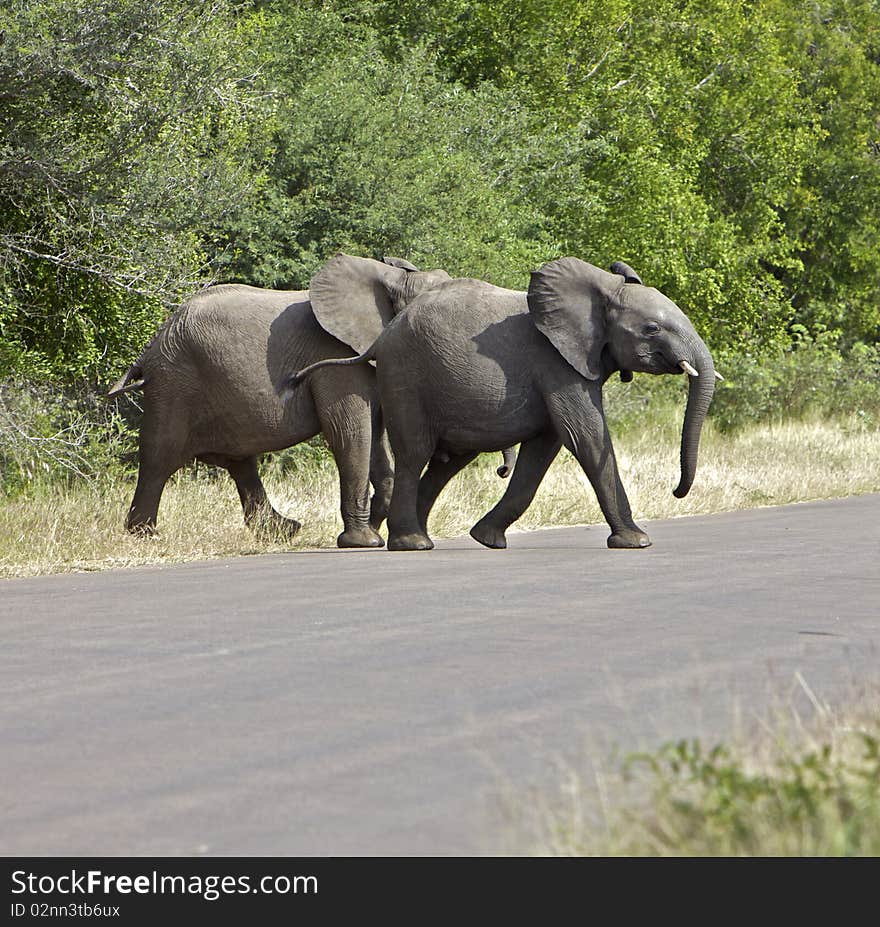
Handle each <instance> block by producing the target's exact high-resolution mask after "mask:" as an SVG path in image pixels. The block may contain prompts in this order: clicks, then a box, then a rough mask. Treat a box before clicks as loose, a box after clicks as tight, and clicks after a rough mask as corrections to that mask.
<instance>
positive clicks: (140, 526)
mask: <svg viewBox="0 0 880 927" xmlns="http://www.w3.org/2000/svg"><path fill="white" fill-rule="evenodd" d="M125 530H126V531H127V532H128V533H129V534H133V535H134V536H135V537H136V538H152V537H155V536H156V523H155V522H154V521H138V522H133V521H127V522H126V523H125Z"/></svg>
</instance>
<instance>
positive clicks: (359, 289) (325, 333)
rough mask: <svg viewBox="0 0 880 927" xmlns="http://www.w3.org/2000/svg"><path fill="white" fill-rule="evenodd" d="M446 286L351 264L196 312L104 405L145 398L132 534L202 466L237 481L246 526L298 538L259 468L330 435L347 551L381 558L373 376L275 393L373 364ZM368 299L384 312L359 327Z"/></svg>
mask: <svg viewBox="0 0 880 927" xmlns="http://www.w3.org/2000/svg"><path fill="white" fill-rule="evenodd" d="M448 279H449V275H448V274H446V273H445V271H429V272H424V273H423V272H419V271H417V269H416V268H415V267H413V265H411V264H409V263H408V262H406V261H402V260H399V259H394V258H387V259H385V261H384V262H380V261H373V260H369V259H365V258H348V260H347V261H346V262H345V264H344V265H341V264H340V263H339V262H337V264H336V265H334V267H333V268H331V270H330V272H329V273H324V274H322V275H319V279H318V283H317V288H316V289H313V290H312V292H311V293H310V292H307V291H280V290H265V289H260V288H257V287H251V286H242V285H238V284H224V285H219V286H214V287H210V288H208V289H207V290H205V291H204V292H202V293H200V294H198V295H197V296H195V297H193V298H192V299H190V300H189V301H188V302H186V303H185V304H184V305H183V306H182V307H181V308H180V309H178V310H177V311H176V312H175V313H174V314H173V315H172V316H171V317H170V318H169V319H168V321H167V322H166V323H165V324H164V325H163V326H162V327H161V328H160V329H159V331H158V332H157V333H156V335H155V337H154V338H153V340H152V341H151V342H150V344H149V345H148V346H147V347H146V348H145V349H144V351H143V353H142V354H141V356H140V357H139V358H138V359H137V360H136V361H135V363H134V364H132V366H131V367H130V368H129V370H128V371H127V372H126V373H125V375H124V376H122V377H121V378H120V379H119V380H118V381H117V382H116V383H115V384H114V385H113V386H112V387H111V389H110V391H109V392H108V396H109V397H113V396H116V395H118V394H120V393H122V392H126V391H128V390H132V389H142V390H143V393H144V414H143V421H142V424H141V430H140V443H139V471H138V481H137V488H136V489H135V493H134V498H133V500H132V503H131V508H130V509H129V512H128V516H127V518H126V527H127V528H128V529H129V530H130V531H133V532H144V533H150V532H152V531H153V530H154V528H155V525H156V518H157V513H158V509H159V501H160V499H161V496H162V491H163V489H164V487H165V484H166V482H167V481H168V479H169V477H171V475H172V474H173V473H174V472H175V471H177V470H179V469H180V468H181V467H183V466H185V465H186V464H187V463H188V462H189V461H191V460H192V459H193V458H195V459H197V460H200V461H204V462H206V463H208V464H213V465H216V466H219V467H225V468H226V469H227V470H228V471H229V473H230V475H231V476H232V479H233V480H234V481H235V485H236V487H237V489H238V494H239V497H240V499H241V505H242V509H243V510H244V517H245V521H246V522H247V523H248V524H249V525H251V526H252V527H255V528H262V527H271V528H273V529H275V530H280V531H281V532H283V533H287V534H294V533H295V532H296V531H297V530H298V529H299V528H300V524H299V522H297V521H295V520H293V519H287V518H284V517H283V516H282V515H280V514H279V513H278V512H277V511H275V509H273V508H272V506H271V504H270V503H269V500H268V498H267V496H266V491H265V489H264V487H263V484H262V481H261V480H260V476H259V473H258V471H257V459H258V456H259V455H260V454H263V453H266V452H268V451H275V450H281V449H283V448H286V447H290V446H292V445H294V444H298V443H299V442H301V441H305V440H307V439H308V438H311V437H313V436H314V435H316V434H318V433H319V432H320V433H323V435H324V437H325V438H326V440H327V443H328V445H329V446H330V450H331V451H332V453H333V456H334V459H335V461H336V465H337V467H338V469H339V484H340V496H341V502H340V506H341V511H342V521H343V525H344V530H343V531H342V533H341V534H340V535H339V537H338V539H337V543H338V545H339V546H340V547H380V546H382V544H383V543H384V542H383V540H382V538H381V537H380V535H379V534H378V533H377V529H378V528H379V526H380V525H381V523H382V521H383V520H384V519H385V517H386V515H387V512H388V506H389V502H390V497H391V488H392V483H393V466H392V462H391V459H390V456H389V451H388V444H387V439H386V436H385V433H384V430H383V427H382V421H381V412H380V409H379V405H378V402H377V388H376V377H375V373H374V371H373V370H372V368H370V367H367V366H362V367H352V368H350V369H343V370H333V369H330V370H327V371H323V372H322V373H320V374H318V375H316V377H315V378H314V380H313V381H312V382H311V383H310V384H309V388H308V389H304V390H300V391H298V393H297V396H296V397H295V399H294V400H293V401H291V402H289V403H286V404H285V403H283V402H282V401H281V399H280V398H279V392H280V388H281V386H282V384H283V382H284V380H285V378H286V375H287V374H288V373H289V371H290V370H291V369H297V368H299V367H302V366H304V365H305V364H311V363H314V362H315V361H317V360H320V359H321V358H330V357H339V356H341V355H346V354H349V355H351V354H356V353H357V352H359V351H363V350H364V349H365V348H366V347H368V346H369V344H370V343H371V342H372V341H373V340H374V339H375V338H376V336H377V335H378V334H379V332H380V331H381V328H382V325H383V324H385V323H386V322H388V321H390V320H391V319H392V318H393V317H394V314H395V312H397V311H399V310H400V308H402V306H403V305H405V303H406V301H407V300H408V299H411V298H412V297H413V296H414V295H416V294H417V293H418V292H420V291H421V290H422V289H423V288H426V287H430V286H432V285H434V284H436V283H437V282H440V281H444V280H448ZM363 293H370V294H375V299H374V300H373V304H374V307H375V311H373V312H372V313H369V314H368V315H367V316H366V317H365V318H362V319H358V318H353V317H352V315H356V314H357V311H358V307H359V306H360V305H361V304H362V302H363ZM391 293H394V298H393V301H392V297H391V295H389V294H391ZM370 483H372V485H373V489H374V495H373V498H372V503H370V499H369V496H370Z"/></svg>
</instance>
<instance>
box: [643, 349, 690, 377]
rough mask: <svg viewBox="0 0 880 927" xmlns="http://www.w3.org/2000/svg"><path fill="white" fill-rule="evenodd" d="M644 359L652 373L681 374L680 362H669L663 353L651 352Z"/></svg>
mask: <svg viewBox="0 0 880 927" xmlns="http://www.w3.org/2000/svg"><path fill="white" fill-rule="evenodd" d="M643 359H644V361H645V367H646V369H647V370H649V371H650V372H651V373H681V367H680V366H679V365H680V361H671V360H669V358H668V357H667V356H666V355H665V354H664V353H663V352H662V351H649V352H648V353H647V355H643Z"/></svg>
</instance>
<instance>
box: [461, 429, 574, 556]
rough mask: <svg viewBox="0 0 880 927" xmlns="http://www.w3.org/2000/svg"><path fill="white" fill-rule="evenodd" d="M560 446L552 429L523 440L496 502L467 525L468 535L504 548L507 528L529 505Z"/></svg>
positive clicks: (483, 542)
mask: <svg viewBox="0 0 880 927" xmlns="http://www.w3.org/2000/svg"><path fill="white" fill-rule="evenodd" d="M561 447H562V442H561V441H560V440H559V438H558V437H557V436H556V434H555V433H553V432H547V433H545V434H542V435H538V437H536V438H532V439H531V440H530V441H524V442H523V444H522V447H520V449H519V456H518V457H517V459H516V466H515V467H514V468H513V476H511V478H510V483H508V485H507V489H506V491H505V493H504V495H503V496H502V497H501V498H500V499H499V500H498V504H497V505H496V506H495V507H494V508H493V509H492V510H491V511H490V512H487V513H486V514H485V515H484V516H483V517H482V518H481V519H480V520H479V521H478V522H477V523H476V524H475V525H474V526H473V528H471V532H470V534H471V537H472V538H473V539H474V540H475V541H479V542H480V543H481V544H482V545H484V546H485V547H492V548H495V549H503V548H505V547H507V536H506V532H507V529H508V528H509V527H510V526H511V525H512V524H513V523H514V522H515V521H516V520H517V518H519V517H520V516H521V515H522V514H523V512H525V510H526V509H527V508H528V507H529V506H530V505H531V502H532V499H534V498H535V493H536V492H537V491H538V486H540V485H541V480H542V479H544V474H545V473H546V472H547V469H548V468H549V466H550V464H551V463H553V460H554V459H555V457H556V455H557V454H558V453H559V450H560V448H561Z"/></svg>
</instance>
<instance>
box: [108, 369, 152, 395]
mask: <svg viewBox="0 0 880 927" xmlns="http://www.w3.org/2000/svg"><path fill="white" fill-rule="evenodd" d="M146 382H147V381H146V378H145V377H144V369H143V367H142V366H141V364H140V361H135V362H134V363H133V364H132V365H131V367H129V368H128V370H126V371H125V373H124V374H123V375H122V376H121V377H120V378H119V379H118V380H117V381H116V382H115V383H114V384H113V385H112V386H111V387H110V389H109V390H107V398H108V399H112V398H113V397H114V396H119V395H121V394H122V393H128V392H130V391H131V390H133V389H140V388H141V387H142V386H143V385H144V383H146Z"/></svg>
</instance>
